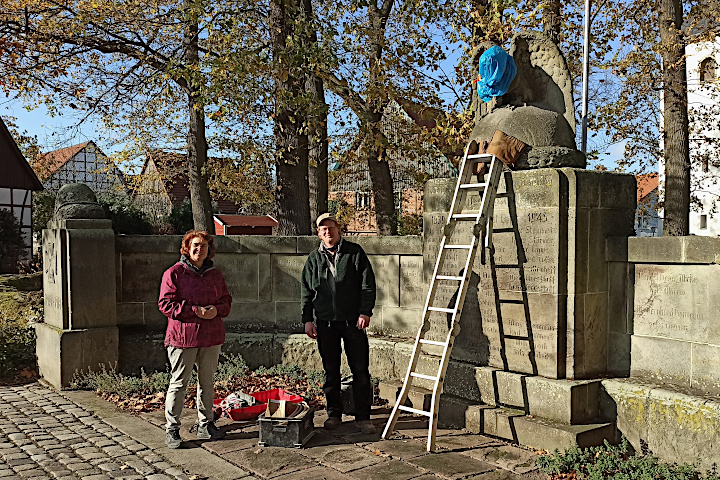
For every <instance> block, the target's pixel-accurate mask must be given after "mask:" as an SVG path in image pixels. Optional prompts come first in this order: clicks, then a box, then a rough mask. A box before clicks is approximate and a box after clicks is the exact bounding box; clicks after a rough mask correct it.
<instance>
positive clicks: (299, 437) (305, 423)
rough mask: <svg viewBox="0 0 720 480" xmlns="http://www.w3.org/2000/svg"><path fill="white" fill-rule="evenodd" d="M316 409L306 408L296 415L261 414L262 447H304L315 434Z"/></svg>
mask: <svg viewBox="0 0 720 480" xmlns="http://www.w3.org/2000/svg"><path fill="white" fill-rule="evenodd" d="M314 416H315V411H314V410H313V409H312V408H308V409H306V411H304V412H302V413H301V414H300V415H298V416H296V417H288V418H270V417H267V416H266V415H265V414H264V413H263V414H262V415H260V418H259V423H260V441H259V442H258V445H260V446H261V447H295V448H302V446H303V445H305V443H307V441H308V440H310V437H312V434H313V417H314Z"/></svg>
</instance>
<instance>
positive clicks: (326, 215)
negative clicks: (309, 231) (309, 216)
mask: <svg viewBox="0 0 720 480" xmlns="http://www.w3.org/2000/svg"><path fill="white" fill-rule="evenodd" d="M324 220H332V221H333V222H335V223H338V221H337V218H335V215H333V214H332V213H323V214H322V215H320V216H319V217H318V218H317V220H316V221H315V224H316V225H317V226H318V227H319V226H320V224H321V223H322V222H323V221H324Z"/></svg>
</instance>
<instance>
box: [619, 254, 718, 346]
mask: <svg viewBox="0 0 720 480" xmlns="http://www.w3.org/2000/svg"><path fill="white" fill-rule="evenodd" d="M718 275H720V265H644V264H638V265H636V266H635V299H634V302H635V303H634V310H635V317H634V330H633V333H634V334H635V335H645V336H651V337H663V338H673V339H677V340H685V341H693V342H698V343H714V344H716V345H717V344H720V332H718V329H717V328H713V329H712V330H711V329H710V324H714V323H717V322H715V318H716V315H717V312H718V310H719V309H720V295H717V292H716V290H717V289H716V288H715V286H714V285H715V282H714V281H713V279H715V278H717V276H718Z"/></svg>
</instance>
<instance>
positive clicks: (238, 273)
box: [214, 253, 259, 302]
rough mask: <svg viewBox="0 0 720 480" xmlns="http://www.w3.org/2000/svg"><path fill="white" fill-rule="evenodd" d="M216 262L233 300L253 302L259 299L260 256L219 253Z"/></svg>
mask: <svg viewBox="0 0 720 480" xmlns="http://www.w3.org/2000/svg"><path fill="white" fill-rule="evenodd" d="M214 260H215V266H216V267H217V268H218V270H220V271H221V272H222V273H223V276H224V277H225V283H226V284H227V287H228V290H229V291H230V295H232V297H233V300H235V301H245V302H252V301H257V300H258V299H259V280H258V278H259V266H258V254H237V253H218V254H217V255H216V256H215V259H214Z"/></svg>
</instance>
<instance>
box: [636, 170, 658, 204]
mask: <svg viewBox="0 0 720 480" xmlns="http://www.w3.org/2000/svg"><path fill="white" fill-rule="evenodd" d="M635 180H636V181H637V203H642V201H643V200H644V199H645V197H647V196H648V195H649V194H650V193H651V192H652V191H653V190H656V189H657V188H658V182H659V180H660V178H659V176H658V174H657V173H645V174H642V175H635Z"/></svg>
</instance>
